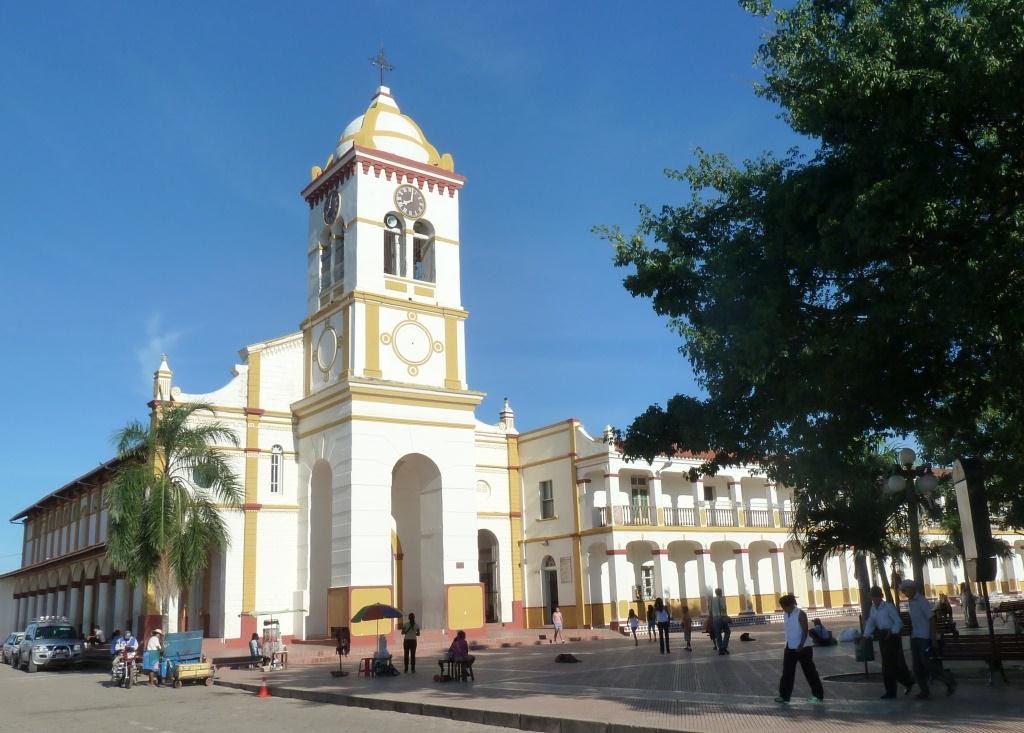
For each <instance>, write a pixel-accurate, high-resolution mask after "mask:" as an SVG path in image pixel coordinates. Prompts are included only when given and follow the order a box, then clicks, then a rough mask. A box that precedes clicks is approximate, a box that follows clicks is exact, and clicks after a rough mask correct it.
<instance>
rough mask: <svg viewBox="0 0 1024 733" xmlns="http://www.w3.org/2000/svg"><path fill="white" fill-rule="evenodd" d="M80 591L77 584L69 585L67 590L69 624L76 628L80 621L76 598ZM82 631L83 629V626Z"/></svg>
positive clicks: (80, 615) (80, 614)
mask: <svg viewBox="0 0 1024 733" xmlns="http://www.w3.org/2000/svg"><path fill="white" fill-rule="evenodd" d="M81 592H82V591H81V589H80V588H79V587H78V586H77V585H73V586H71V589H70V590H69V591H68V618H69V619H70V620H71V625H72V626H74V627H75V628H76V629H77V628H78V626H79V625H80V624H81V623H82V612H81V611H80V610H79V608H78V598H79V596H80V595H81ZM82 631H83V632H84V631H85V628H84V627H83V628H82ZM87 635H88V634H87Z"/></svg>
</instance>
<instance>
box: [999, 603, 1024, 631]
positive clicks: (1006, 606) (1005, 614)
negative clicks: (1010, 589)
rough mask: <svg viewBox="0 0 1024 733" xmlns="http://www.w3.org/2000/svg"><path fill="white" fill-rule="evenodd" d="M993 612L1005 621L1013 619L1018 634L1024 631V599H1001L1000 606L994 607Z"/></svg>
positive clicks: (1014, 629)
mask: <svg viewBox="0 0 1024 733" xmlns="http://www.w3.org/2000/svg"><path fill="white" fill-rule="evenodd" d="M992 613H993V614H995V615H997V616H1000V617H1001V618H1002V619H1003V623H1006V622H1007V621H1011V620H1012V621H1013V632H1014V633H1015V634H1017V635H1020V634H1021V633H1024V600H1019V601H1001V602H1000V603H999V605H998V606H996V607H995V608H994V609H992Z"/></svg>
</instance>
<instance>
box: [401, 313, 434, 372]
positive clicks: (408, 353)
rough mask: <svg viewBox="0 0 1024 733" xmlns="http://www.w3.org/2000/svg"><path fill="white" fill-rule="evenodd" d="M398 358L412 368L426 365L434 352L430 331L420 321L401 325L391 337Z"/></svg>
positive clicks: (404, 322) (405, 322) (406, 322)
mask: <svg viewBox="0 0 1024 733" xmlns="http://www.w3.org/2000/svg"><path fill="white" fill-rule="evenodd" d="M391 340H392V342H393V343H394V345H395V353H396V354H398V358H399V359H401V360H402V361H404V362H405V363H406V364H409V365H410V366H419V365H420V364H425V363H426V362H427V360H428V359H430V355H431V354H432V353H433V350H434V340H433V339H432V338H430V331H428V330H427V329H426V327H425V326H424V325H423V324H422V323H420V322H418V321H403V322H402V323H399V324H398V325H397V326H396V327H395V330H394V333H392V335H391Z"/></svg>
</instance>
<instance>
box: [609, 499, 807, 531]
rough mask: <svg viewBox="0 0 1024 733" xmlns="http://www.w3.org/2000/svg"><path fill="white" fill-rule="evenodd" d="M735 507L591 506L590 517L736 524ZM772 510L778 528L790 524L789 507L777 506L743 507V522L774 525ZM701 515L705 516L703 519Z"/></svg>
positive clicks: (621, 523)
mask: <svg viewBox="0 0 1024 733" xmlns="http://www.w3.org/2000/svg"><path fill="white" fill-rule="evenodd" d="M739 508H740V507H737V506H714V505H707V506H706V508H705V509H698V508H696V507H664V508H663V509H662V510H661V511H660V512H659V511H658V510H657V509H655V508H654V507H649V506H642V505H632V504H626V505H616V506H610V507H595V508H594V514H593V517H594V526H595V527H611V526H617V527H657V526H659V525H660V526H663V527H701V526H704V527H739V526H740V522H739ZM776 511H777V512H778V513H779V523H780V525H781V526H782V527H791V526H793V512H792V510H790V509H782V508H780V507H768V508H757V509H751V508H750V507H749V506H748V507H743V515H744V522H743V524H744V526H746V527H758V528H763V529H772V528H775V527H776V526H777V525H776V522H775V512H776ZM659 515H660V516H659ZM705 516H706V519H705V518H703V517H705ZM659 520H660V521H659Z"/></svg>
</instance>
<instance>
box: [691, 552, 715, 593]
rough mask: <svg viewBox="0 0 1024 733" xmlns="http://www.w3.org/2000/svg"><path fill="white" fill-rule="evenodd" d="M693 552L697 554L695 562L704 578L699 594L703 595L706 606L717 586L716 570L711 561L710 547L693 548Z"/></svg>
mask: <svg viewBox="0 0 1024 733" xmlns="http://www.w3.org/2000/svg"><path fill="white" fill-rule="evenodd" d="M694 552H695V553H696V554H697V556H698V557H697V562H698V564H699V567H700V568H701V573H702V575H703V578H704V587H703V588H702V589H701V595H702V596H704V605H705V606H706V605H707V603H708V601H710V600H711V598H712V597H713V596H714V595H715V588H717V587H718V570H717V569H716V568H715V564H714V563H713V562H711V550H710V549H701V550H694Z"/></svg>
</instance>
